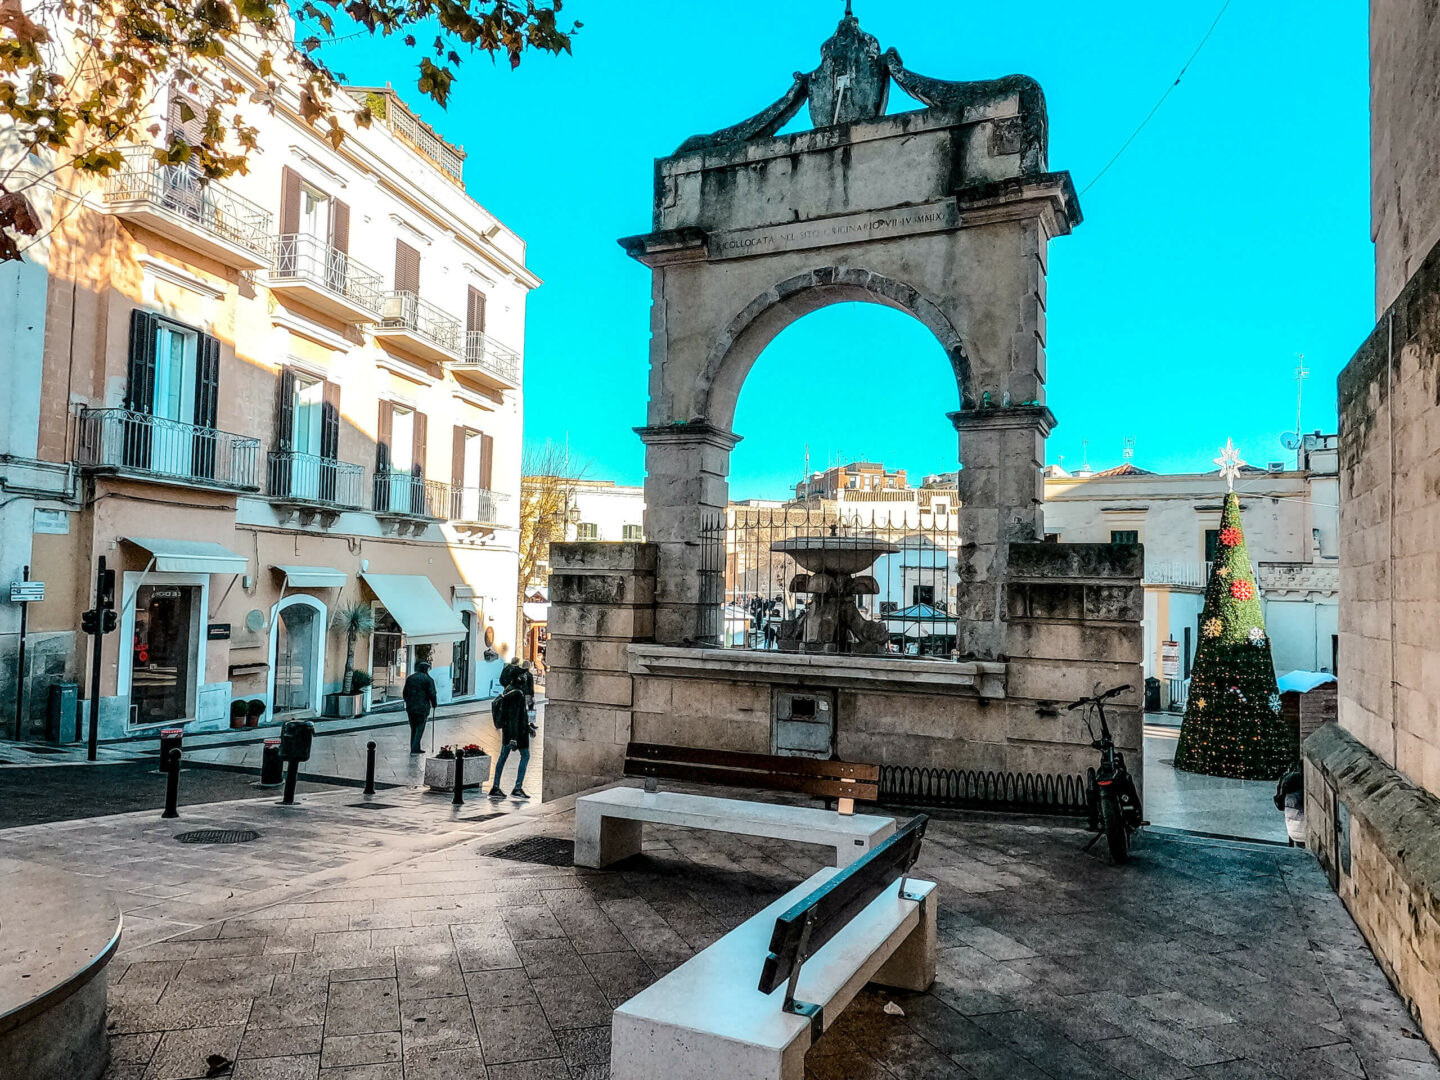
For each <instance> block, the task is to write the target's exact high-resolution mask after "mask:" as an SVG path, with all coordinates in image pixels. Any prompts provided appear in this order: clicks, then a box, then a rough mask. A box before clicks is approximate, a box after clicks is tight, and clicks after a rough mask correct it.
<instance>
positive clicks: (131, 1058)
mask: <svg viewBox="0 0 1440 1080" xmlns="http://www.w3.org/2000/svg"><path fill="white" fill-rule="evenodd" d="M358 801H359V796H358V793H355V792H346V793H337V794H325V795H316V796H310V797H308V798H307V799H306V800H305V803H304V805H302V806H301V807H300V808H298V809H294V810H284V809H281V808H279V807H276V806H275V805H274V804H273V800H268V799H267V800H261V801H255V802H242V803H229V804H215V805H210V806H206V807H202V808H196V809H195V810H194V811H193V812H189V813H187V814H186V815H185V817H184V818H182V820H181V821H179V822H164V821H161V820H160V819H159V817H158V815H155V814H152V813H146V814H139V815H125V816H117V817H111V818H103V819H91V820H90V821H76V822H67V823H59V824H51V825H40V826H33V827H29V828H22V829H12V830H9V831H7V832H5V833H4V834H3V836H0V854H3V855H5V856H8V857H20V858H30V859H34V860H37V861H41V862H47V863H50V864H52V865H61V866H66V867H68V868H71V869H78V870H80V871H82V872H84V873H88V874H92V875H94V876H95V878H96V880H97V885H101V884H103V885H105V886H106V887H109V888H112V889H116V890H117V891H119V892H120V894H121V899H122V907H123V908H124V909H125V910H126V933H125V938H124V940H123V941H122V952H121V954H120V956H119V957H118V958H117V959H116V961H115V962H114V963H113V964H112V966H111V969H110V971H111V993H110V997H111V1010H112V1011H111V1017H110V1019H111V1022H112V1023H111V1032H112V1047H113V1052H114V1063H113V1066H112V1068H111V1071H110V1074H109V1075H110V1076H111V1077H113V1078H114V1080H181V1078H189V1077H200V1076H204V1075H205V1073H206V1069H207V1066H206V1064H205V1059H206V1057H207V1056H208V1055H210V1054H223V1055H224V1056H226V1057H227V1058H230V1059H234V1060H236V1061H237V1062H238V1064H237V1065H236V1067H235V1069H234V1071H233V1075H234V1076H235V1077H237V1078H241V1080H259V1078H267V1080H269V1078H275V1080H290V1078H309V1080H430V1078H432V1077H433V1078H436V1080H440V1078H444V1080H480V1078H488V1080H516V1078H526V1080H541V1078H549V1077H566V1076H569V1077H574V1078H577V1080H578V1078H583V1080H596V1078H601V1077H605V1076H606V1075H607V1064H606V1063H607V1054H608V1045H609V1043H608V1032H609V1027H608V1025H609V1017H610V1011H611V1009H612V1008H613V1007H614V1006H615V1005H617V1004H619V1003H620V1002H621V1001H623V1000H624V999H626V998H627V997H629V996H631V995H632V994H634V993H636V992H637V991H638V990H639V989H641V988H642V987H644V986H646V985H647V984H649V983H650V982H651V981H653V980H654V979H655V978H657V977H658V976H660V975H662V974H664V973H665V972H667V971H669V970H670V969H672V968H673V967H674V966H676V965H677V964H679V963H681V962H682V961H683V960H685V959H686V958H687V957H688V956H690V955H691V954H692V953H693V952H694V951H695V950H697V949H700V948H703V947H704V946H705V945H707V944H708V943H709V942H711V941H713V940H715V939H716V938H717V937H718V936H720V935H721V934H723V933H725V932H726V930H728V929H729V928H730V927H733V926H735V925H737V924H738V923H739V922H741V921H743V920H744V919H745V918H746V917H747V916H748V915H750V914H752V913H753V912H755V911H758V910H759V909H760V908H761V907H763V906H765V905H766V904H767V903H768V902H769V901H770V900H772V899H773V898H775V897H776V896H778V895H780V894H781V893H782V892H784V891H785V890H786V889H788V888H790V887H792V886H793V885H794V884H796V883H797V882H799V881H800V880H801V879H803V878H804V877H805V876H807V875H808V874H810V873H812V872H814V871H815V870H816V869H818V868H819V867H820V866H821V865H822V860H824V859H825V858H826V857H827V853H826V852H825V851H823V850H821V849H819V848H809V847H802V846H799V845H794V844H787V843H782V842H772V841H759V840H754V839H749V838H738V837H730V836H726V835H722V834H712V833H699V832H690V831H683V830H669V829H667V830H662V829H655V830H653V831H652V832H649V833H647V837H648V840H647V845H646V852H645V854H644V855H642V856H641V857H640V858H639V859H637V860H634V861H633V862H631V863H627V864H622V866H621V868H620V869H618V870H615V871H603V872H597V871H587V870H576V869H573V868H569V867H549V866H543V865H537V864H533V863H522V862H513V861H503V860H499V859H492V858H489V857H487V856H486V855H484V854H483V853H484V852H487V851H490V850H493V849H494V848H495V847H497V846H499V845H501V844H504V843H506V842H509V841H512V840H515V839H519V838H522V837H527V836H534V835H544V836H554V837H568V836H569V835H570V834H571V830H572V827H573V811H572V810H571V809H570V807H571V805H572V804H571V803H570V802H569V801H568V800H562V801H558V802H556V803H552V804H545V805H543V806H536V805H529V806H526V805H525V804H521V803H518V802H513V801H509V800H507V801H506V802H505V803H503V804H500V805H499V806H498V807H497V806H492V804H491V803H490V802H489V801H488V800H478V799H471V800H470V801H468V802H467V803H466V805H465V806H464V807H463V808H461V809H460V810H458V811H455V810H452V808H451V807H450V805H449V802H448V800H447V799H446V798H445V797H442V796H431V795H426V794H423V793H421V792H418V791H411V790H403V789H396V790H393V791H390V792H383V793H382V794H381V795H380V796H379V797H378V798H377V800H376V801H378V802H381V803H383V804H385V806H386V807H388V808H381V809H365V808H361V807H357V806H354V805H353V804H354V803H356V802H358ZM492 813H498V814H500V815H502V816H497V817H490V816H489V815H491V814H492ZM210 826H214V827H220V826H224V827H242V826H248V827H252V828H254V829H256V830H257V831H259V832H260V833H261V834H262V835H261V838H260V839H259V840H257V841H255V842H252V843H248V844H242V845H235V846H213V847H197V846H191V845H181V844H177V843H175V842H174V841H173V840H171V836H172V835H173V834H175V833H177V832H179V831H181V829H182V828H183V829H193V828H199V827H210ZM1083 841H1084V835H1083V834H1081V833H1077V832H1076V831H1074V830H1073V829H1070V828H1066V827H1062V826H1051V825H1033V824H1015V823H1006V822H1003V821H999V820H993V819H978V818H977V819H968V820H961V819H956V820H938V819H937V820H934V821H933V822H932V824H931V827H930V832H929V834H928V837H927V841H926V847H925V853H924V855H923V858H922V867H921V869H922V871H923V872H924V873H925V874H926V875H928V876H931V877H933V878H934V879H935V880H936V881H938V882H939V883H940V889H941V898H942V904H941V909H940V954H939V977H938V979H937V981H936V983H935V986H934V987H933V988H932V990H931V991H930V992H929V993H927V994H898V995H891V994H887V993H884V992H881V991H877V990H870V991H867V992H866V993H864V994H863V995H862V996H861V998H860V999H859V1000H858V1001H857V1002H856V1003H855V1004H854V1005H852V1006H851V1008H850V1009H849V1010H848V1011H847V1012H846V1013H845V1015H844V1016H843V1018H842V1020H841V1021H840V1022H839V1023H838V1024H837V1025H836V1027H835V1028H834V1029H833V1030H832V1031H831V1032H830V1033H828V1034H827V1035H826V1036H825V1037H824V1039H822V1040H821V1042H820V1043H819V1044H817V1045H816V1047H815V1048H814V1049H813V1050H812V1051H811V1054H810V1057H809V1059H808V1074H809V1075H810V1076H811V1077H814V1078H826V1080H830V1078H835V1080H842V1078H843V1080H851V1078H869V1077H874V1078H890V1077H982V1078H989V1077H993V1078H996V1080H1024V1078H1031V1077H1054V1078H1057V1080H1062V1078H1070V1077H1132V1078H1135V1080H1141V1078H1151V1077H1154V1078H1180V1077H1190V1076H1195V1077H1245V1078H1249V1077H1297V1078H1299V1077H1305V1078H1311V1077H1357V1076H1358V1077H1369V1078H1379V1077H1410V1078H1436V1080H1440V1068H1437V1066H1436V1064H1435V1062H1434V1060H1433V1059H1432V1058H1431V1057H1430V1055H1429V1051H1428V1050H1427V1048H1426V1046H1425V1044H1424V1043H1423V1042H1420V1041H1418V1040H1416V1039H1414V1038H1412V1037H1410V1035H1409V1034H1407V1033H1412V1032H1413V1026H1412V1025H1411V1023H1410V1020H1409V1017H1408V1014H1407V1013H1406V1012H1405V1009H1404V1007H1403V1005H1402V1004H1401V1002H1400V1001H1399V999H1398V998H1397V997H1396V996H1395V995H1394V993H1393V992H1392V991H1391V990H1390V988H1389V986H1388V984H1387V983H1386V982H1385V979H1384V977H1383V975H1382V974H1381V973H1380V971H1379V969H1378V967H1377V966H1376V965H1375V963H1374V961H1373V959H1372V958H1371V956H1370V954H1369V951H1368V950H1367V949H1366V948H1365V945H1364V942H1363V941H1362V940H1361V939H1360V937H1359V935H1358V934H1357V932H1356V931H1355V929H1354V927H1353V925H1352V924H1351V922H1350V920H1349V917H1348V916H1347V915H1346V913H1345V912H1344V910H1343V908H1342V907H1341V906H1340V904H1339V902H1338V900H1337V899H1336V898H1335V896H1334V895H1333V894H1332V893H1331V892H1330V891H1329V889H1328V887H1327V885H1326V882H1325V880H1324V878H1323V876H1322V875H1321V873H1320V871H1319V869H1318V867H1317V866H1316V865H1315V863H1314V861H1313V860H1312V859H1311V857H1310V856H1309V855H1307V854H1305V853H1304V852H1299V851H1291V850H1288V849H1284V848H1276V847H1271V846H1251V845H1239V844H1229V843H1221V842H1213V841H1199V840H1193V839H1185V838H1181V837H1176V836H1173V835H1165V836H1159V835H1156V836H1149V837H1145V838H1143V839H1142V841H1141V843H1140V846H1139V847H1138V849H1137V851H1136V854H1135V860H1134V862H1133V863H1132V864H1131V865H1130V866H1128V867H1126V868H1124V869H1116V868H1113V867H1111V866H1110V865H1109V864H1108V863H1107V862H1106V861H1105V860H1104V859H1103V858H1099V857H1096V856H1095V855H1094V854H1093V853H1092V854H1091V855H1082V854H1080V850H1079V849H1080V847H1081V845H1082V844H1083ZM762 960H763V957H759V956H757V957H756V958H755V966H756V975H757V977H758V974H759V969H760V964H761V961H762ZM890 1000H894V1001H896V1003H897V1004H898V1005H899V1006H900V1008H901V1009H902V1010H903V1012H904V1015H903V1016H895V1015H889V1014H887V1013H885V1012H883V1011H882V1009H883V1006H884V1004H885V1002H887V1001H890ZM717 1075H720V1074H718V1073H717Z"/></svg>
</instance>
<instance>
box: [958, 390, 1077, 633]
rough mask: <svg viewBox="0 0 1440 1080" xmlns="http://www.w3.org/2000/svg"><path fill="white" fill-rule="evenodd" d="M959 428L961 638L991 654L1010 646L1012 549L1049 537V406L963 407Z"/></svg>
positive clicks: (1052, 418) (1051, 421)
mask: <svg viewBox="0 0 1440 1080" xmlns="http://www.w3.org/2000/svg"><path fill="white" fill-rule="evenodd" d="M948 415H949V417H950V420H951V422H952V423H953V424H954V425H955V430H956V431H957V432H959V433H960V476H959V485H958V486H959V489H960V540H961V549H960V584H959V607H960V641H959V643H958V644H959V651H960V654H961V655H962V656H969V657H974V658H977V659H981V660H993V659H995V658H996V657H997V656H998V655H999V654H1000V653H1001V652H1003V651H1004V648H1005V624H1004V619H1005V606H1004V599H1003V596H1002V591H1001V590H1003V588H1004V587H1005V579H1006V576H1007V574H1008V563H1009V547H1010V545H1011V544H1015V543H1025V542H1027V541H1032V540H1043V539H1044V537H1045V519H1044V499H1045V486H1044V475H1043V473H1042V472H1041V469H1042V467H1043V464H1044V460H1045V439H1046V437H1047V436H1048V435H1049V434H1050V432H1051V430H1052V429H1053V428H1054V427H1055V416H1054V414H1053V413H1051V411H1050V410H1049V409H1048V408H1046V407H1045V406H1044V405H1015V406H1011V407H1009V408H1005V407H993V408H974V409H962V410H961V411H960V412H953V413H949V414H948Z"/></svg>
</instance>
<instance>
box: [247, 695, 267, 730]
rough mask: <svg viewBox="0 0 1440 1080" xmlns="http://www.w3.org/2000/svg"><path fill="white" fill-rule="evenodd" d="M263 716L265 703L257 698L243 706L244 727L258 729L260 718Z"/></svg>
mask: <svg viewBox="0 0 1440 1080" xmlns="http://www.w3.org/2000/svg"><path fill="white" fill-rule="evenodd" d="M264 715H265V702H263V701H261V700H260V699H259V698H255V699H254V700H253V701H250V702H247V703H246V705H245V726H246V727H259V726H260V717H262V716H264Z"/></svg>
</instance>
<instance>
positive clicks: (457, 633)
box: [360, 574, 467, 645]
mask: <svg viewBox="0 0 1440 1080" xmlns="http://www.w3.org/2000/svg"><path fill="white" fill-rule="evenodd" d="M360 580H361V581H363V582H365V584H366V585H368V586H369V587H370V589H371V591H372V592H374V593H375V596H376V598H377V599H378V600H379V601H380V603H382V604H384V605H385V610H386V611H388V612H389V613H390V617H391V618H393V619H394V620H395V621H396V622H397V623H399V624H400V632H401V633H402V634H404V635H405V643H406V644H407V645H439V644H441V643H443V642H446V641H456V640H458V639H460V638H463V637H465V636H466V633H467V632H466V630H465V624H464V623H462V622H461V621H460V616H459V615H457V614H455V612H454V611H452V610H451V609H450V605H449V604H447V603H446V602H445V600H444V598H443V597H442V596H441V595H440V593H439V591H438V590H437V589H436V588H435V586H434V585H432V584H431V583H430V579H429V578H427V577H425V576H424V575H423V574H361V575H360Z"/></svg>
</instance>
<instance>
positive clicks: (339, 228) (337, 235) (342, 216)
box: [330, 199, 350, 254]
mask: <svg viewBox="0 0 1440 1080" xmlns="http://www.w3.org/2000/svg"><path fill="white" fill-rule="evenodd" d="M330 246H331V247H333V248H334V249H335V250H336V251H343V252H345V253H346V254H349V252H350V206H349V204H347V203H343V202H341V201H340V200H339V199H331V200H330Z"/></svg>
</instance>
